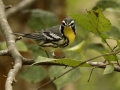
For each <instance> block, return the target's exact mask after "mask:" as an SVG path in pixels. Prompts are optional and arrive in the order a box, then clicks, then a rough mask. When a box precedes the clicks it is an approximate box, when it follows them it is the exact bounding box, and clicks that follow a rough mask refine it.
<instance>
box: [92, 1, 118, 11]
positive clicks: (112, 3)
mask: <svg viewBox="0 0 120 90" xmlns="http://www.w3.org/2000/svg"><path fill="white" fill-rule="evenodd" d="M98 7H100V8H102V9H106V8H120V3H118V2H117V0H100V1H98V2H97V4H96V6H95V7H93V9H97V8H98Z"/></svg>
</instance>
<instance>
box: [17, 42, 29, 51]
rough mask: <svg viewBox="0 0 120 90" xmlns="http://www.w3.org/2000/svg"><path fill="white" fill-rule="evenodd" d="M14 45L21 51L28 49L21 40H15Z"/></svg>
mask: <svg viewBox="0 0 120 90" xmlns="http://www.w3.org/2000/svg"><path fill="white" fill-rule="evenodd" d="M16 47H17V49H18V50H19V51H23V52H26V51H28V48H27V46H26V44H25V43H24V42H23V41H20V40H19V41H17V42H16Z"/></svg>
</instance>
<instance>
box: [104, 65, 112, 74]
mask: <svg viewBox="0 0 120 90" xmlns="http://www.w3.org/2000/svg"><path fill="white" fill-rule="evenodd" d="M113 71H114V66H113V65H112V64H111V65H107V66H106V68H105V70H104V72H103V74H104V75H105V74H110V73H112V72H113Z"/></svg>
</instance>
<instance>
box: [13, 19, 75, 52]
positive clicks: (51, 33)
mask: <svg viewBox="0 0 120 90" xmlns="http://www.w3.org/2000/svg"><path fill="white" fill-rule="evenodd" d="M13 34H14V35H18V36H22V37H25V38H30V39H33V40H35V41H36V43H37V44H38V45H39V47H40V48H42V49H44V50H45V51H50V52H54V51H57V50H61V49H63V48H65V47H67V46H69V45H70V44H72V43H73V42H74V40H75V37H76V26H75V22H74V20H73V19H72V18H65V19H64V20H63V21H62V22H61V24H59V25H55V26H52V27H50V28H46V29H41V30H39V31H36V32H33V33H27V34H25V33H13Z"/></svg>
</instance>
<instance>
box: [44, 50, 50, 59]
mask: <svg viewBox="0 0 120 90" xmlns="http://www.w3.org/2000/svg"><path fill="white" fill-rule="evenodd" d="M45 53H46V55H47V57H48V58H50V57H49V54H48V52H47V51H46V50H45Z"/></svg>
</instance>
